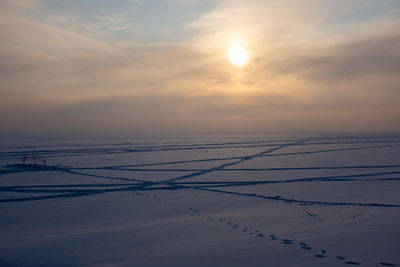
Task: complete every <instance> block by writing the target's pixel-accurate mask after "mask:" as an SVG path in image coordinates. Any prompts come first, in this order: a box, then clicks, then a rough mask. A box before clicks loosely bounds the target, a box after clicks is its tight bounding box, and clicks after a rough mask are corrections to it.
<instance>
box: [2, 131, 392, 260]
mask: <svg viewBox="0 0 400 267" xmlns="http://www.w3.org/2000/svg"><path fill="white" fill-rule="evenodd" d="M0 142H1V143H0V166H1V168H0V211H1V217H0V265H1V266H77V265H80V266H91V265H96V266H108V265H117V266H352V265H360V266H400V194H399V190H400V135H399V134H381V135H378V134H351V135H350V134H348V135H339V134H336V135H333V134H332V135H305V134H303V135H300V134H297V135H296V134H292V135H277V134H275V135H272V134H227V133H225V134H175V135H172V134H169V135H147V136H145V135H142V136H123V135H102V136H91V135H65V136H52V137H51V136H40V135H36V136H35V135H30V136H28V135H14V136H12V135H2V136H1V138H0Z"/></svg>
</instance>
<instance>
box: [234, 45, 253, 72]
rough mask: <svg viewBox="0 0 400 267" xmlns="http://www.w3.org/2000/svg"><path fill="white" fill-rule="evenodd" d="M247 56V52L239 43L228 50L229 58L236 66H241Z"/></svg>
mask: <svg viewBox="0 0 400 267" xmlns="http://www.w3.org/2000/svg"><path fill="white" fill-rule="evenodd" d="M248 57H249V52H248V51H247V50H246V49H244V48H243V47H242V46H241V45H240V44H237V45H236V46H234V47H232V48H231V50H230V51H229V60H230V61H231V63H232V64H234V65H236V66H239V67H240V66H243V65H244V64H245V63H246V61H247V59H248Z"/></svg>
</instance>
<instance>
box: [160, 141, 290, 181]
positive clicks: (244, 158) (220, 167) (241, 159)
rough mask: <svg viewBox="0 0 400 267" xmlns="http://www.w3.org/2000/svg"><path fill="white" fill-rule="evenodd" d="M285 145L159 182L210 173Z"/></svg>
mask: <svg viewBox="0 0 400 267" xmlns="http://www.w3.org/2000/svg"><path fill="white" fill-rule="evenodd" d="M287 146H288V145H280V146H278V147H275V148H272V149H268V150H265V151H262V152H260V153H257V154H255V155H250V156H245V157H242V158H240V159H239V160H236V161H233V162H228V163H224V164H221V165H219V166H216V167H213V168H210V169H206V170H202V171H198V172H194V173H191V174H187V175H183V176H179V177H176V178H172V179H169V180H165V181H161V182H160V183H166V184H170V183H172V182H175V181H179V180H183V179H188V178H192V177H196V176H200V175H203V174H206V173H210V172H213V171H217V170H221V169H223V168H225V167H228V166H234V165H237V164H239V163H242V162H245V161H248V160H252V159H253V158H256V157H262V156H264V155H266V154H268V153H272V152H274V151H277V150H279V149H282V148H284V147H287Z"/></svg>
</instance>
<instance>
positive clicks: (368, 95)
mask: <svg viewBox="0 0 400 267" xmlns="http://www.w3.org/2000/svg"><path fill="white" fill-rule="evenodd" d="M28 2H29V1H22V0H21V1H20V2H18V5H9V4H7V1H6V2H4V1H2V2H0V4H1V5H3V6H2V7H3V8H2V11H0V33H1V38H0V40H1V41H0V62H1V63H0V84H2V86H1V88H0V94H1V98H0V114H1V115H0V122H1V124H2V126H3V127H2V129H3V131H52V130H59V131H63V130H69V131H223V130H229V131H246V130H249V131H312V130H326V131H332V130H337V131H339V130H341V131H346V130H347V131H350V130H355V131H360V130H400V128H399V126H398V123H396V120H397V119H398V117H400V109H399V108H398V107H399V101H398V99H400V92H399V90H398V85H399V84H400V78H398V77H400V73H399V70H400V68H399V62H400V61H399V59H400V56H399V55H400V53H399V49H398V47H400V44H399V42H400V34H399V32H398V30H397V29H398V28H399V27H398V26H399V19H397V17H396V16H393V14H394V13H396V12H395V10H396V9H392V10H391V12H388V13H385V12H384V11H385V10H383V11H379V12H376V14H369V15H368V16H367V15H365V16H367V17H366V18H362V19H360V18H359V17H360V14H358V15H357V16H356V17H357V18H356V17H354V18H353V17H352V16H353V15H352V14H354V13H357V10H358V9H359V8H360V7H365V6H368V5H373V3H374V1H346V3H336V2H334V1H328V0H325V1H311V0H308V1H303V2H302V4H301V5H299V4H293V1H251V3H249V1H222V2H221V3H220V4H219V5H217V6H216V7H215V8H214V9H213V10H211V11H208V12H206V13H204V14H201V15H199V17H198V18H197V19H195V20H194V21H193V22H192V23H190V25H189V26H188V27H189V28H192V31H193V35H194V36H195V37H194V38H192V39H190V40H182V41H181V42H180V43H154V44H147V45H143V44H137V43H126V42H119V41H116V40H114V39H112V38H111V39H107V38H106V39H107V40H104V39H102V38H95V37H93V35H92V34H86V33H85V31H82V30H80V29H78V28H76V27H70V26H71V25H69V26H68V25H66V24H65V25H64V24H59V23H55V22H54V23H53V22H50V21H43V20H40V19H36V18H35V17H31V16H28V15H27V13H29V12H27V10H31V9H32V8H34V6H30V5H28V4H26V3H28ZM5 3H6V4H5ZM24 3H25V4H24ZM385 3H388V1H386V2H385ZM294 5H296V6H294ZM43 12H44V11H43ZM388 14H389V15H388ZM344 15H347V16H350V18H347V19H346V22H343V21H342V17H343V16H344ZM104 23H105V24H104ZM67 24H68V23H67ZM84 24H85V21H77V22H76V25H84ZM123 24H124V17H121V16H119V15H118V14H115V13H107V12H106V13H104V14H103V15H102V16H100V17H99V21H98V24H97V22H96V23H94V24H93V25H92V26H91V27H92V28H89V30H88V31H92V30H93V31H96V30H95V29H98V28H102V29H104V32H105V33H106V34H107V33H110V32H112V31H114V30H115V31H119V30H120V28H119V27H121V25H123ZM104 25H108V26H107V27H105V26H104ZM124 27H125V26H124ZM124 30H125V28H124ZM235 38H242V39H243V41H244V45H245V46H246V47H247V48H248V49H249V51H250V60H249V62H248V64H247V65H246V66H245V67H244V68H236V67H234V66H232V65H231V64H229V62H228V60H227V51H228V50H229V47H230V43H231V42H232V40H233V39H235Z"/></svg>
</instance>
